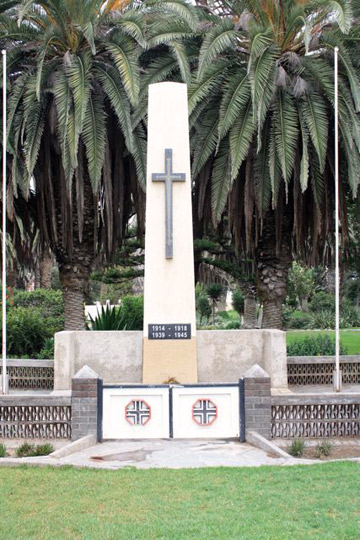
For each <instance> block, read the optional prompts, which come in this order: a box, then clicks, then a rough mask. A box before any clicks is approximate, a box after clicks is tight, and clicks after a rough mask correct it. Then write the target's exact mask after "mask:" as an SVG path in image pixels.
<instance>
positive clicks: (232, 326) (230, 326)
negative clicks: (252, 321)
mask: <svg viewBox="0 0 360 540" xmlns="http://www.w3.org/2000/svg"><path fill="white" fill-rule="evenodd" d="M240 326H241V324H240V321H229V322H227V323H226V324H225V327H224V330H238V329H239V328H240Z"/></svg>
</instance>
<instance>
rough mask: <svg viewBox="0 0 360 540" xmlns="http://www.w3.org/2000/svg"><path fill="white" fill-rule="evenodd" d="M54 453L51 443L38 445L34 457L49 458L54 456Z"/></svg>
mask: <svg viewBox="0 0 360 540" xmlns="http://www.w3.org/2000/svg"><path fill="white" fill-rule="evenodd" d="M53 451H54V447H53V445H52V444H50V443H45V444H37V445H36V446H35V449H34V454H33V455H34V456H48V455H49V454H52V453H53Z"/></svg>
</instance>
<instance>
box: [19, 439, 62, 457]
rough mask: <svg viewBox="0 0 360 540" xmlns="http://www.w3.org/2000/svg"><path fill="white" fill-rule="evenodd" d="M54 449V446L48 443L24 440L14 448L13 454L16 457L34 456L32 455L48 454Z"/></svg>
mask: <svg viewBox="0 0 360 540" xmlns="http://www.w3.org/2000/svg"><path fill="white" fill-rule="evenodd" d="M53 451H54V447H53V445H52V444H50V443H45V444H37V445H36V446H35V444H30V443H28V442H24V443H23V444H22V445H20V446H19V447H18V448H17V449H16V450H15V454H16V457H18V458H21V457H34V456H48V455H49V454H51V453H52V452H53Z"/></svg>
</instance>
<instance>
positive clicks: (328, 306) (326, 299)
mask: <svg viewBox="0 0 360 540" xmlns="http://www.w3.org/2000/svg"><path fill="white" fill-rule="evenodd" d="M309 308H310V310H311V311H322V310H329V311H333V312H334V310H335V296H334V295H333V294H330V293H326V292H324V291H319V292H317V293H316V294H315V295H314V296H313V297H312V299H311V301H310V304H309Z"/></svg>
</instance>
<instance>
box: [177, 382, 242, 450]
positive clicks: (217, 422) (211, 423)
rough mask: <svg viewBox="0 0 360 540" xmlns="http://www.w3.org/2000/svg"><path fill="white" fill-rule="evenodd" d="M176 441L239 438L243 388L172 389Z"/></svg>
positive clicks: (193, 387)
mask: <svg viewBox="0 0 360 540" xmlns="http://www.w3.org/2000/svg"><path fill="white" fill-rule="evenodd" d="M172 393H173V394H172V404H173V408H172V410H173V436H174V438H196V439H197V438H212V437H214V438H233V437H234V438H235V437H239V431H240V427H239V386H238V385H234V386H217V387H216V386H215V387H211V386H206V387H203V386H192V387H189V386H188V387H176V388H173V389H172Z"/></svg>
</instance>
